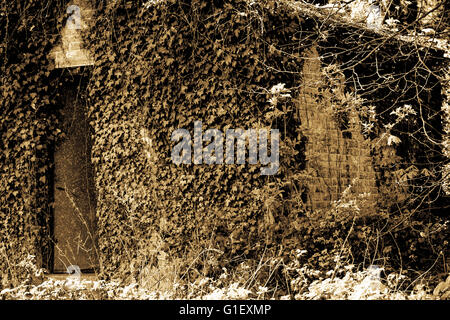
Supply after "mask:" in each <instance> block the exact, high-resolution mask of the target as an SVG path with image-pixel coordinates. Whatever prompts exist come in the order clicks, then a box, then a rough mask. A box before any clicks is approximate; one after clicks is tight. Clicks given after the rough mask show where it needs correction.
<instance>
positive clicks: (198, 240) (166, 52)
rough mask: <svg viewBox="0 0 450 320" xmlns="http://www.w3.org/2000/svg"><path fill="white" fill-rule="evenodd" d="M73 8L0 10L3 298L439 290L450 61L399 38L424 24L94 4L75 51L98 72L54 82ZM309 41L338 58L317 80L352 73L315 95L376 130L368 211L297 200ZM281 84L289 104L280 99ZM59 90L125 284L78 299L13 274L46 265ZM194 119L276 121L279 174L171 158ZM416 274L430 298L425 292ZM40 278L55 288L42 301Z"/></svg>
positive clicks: (101, 231)
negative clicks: (86, 146)
mask: <svg viewBox="0 0 450 320" xmlns="http://www.w3.org/2000/svg"><path fill="white" fill-rule="evenodd" d="M65 7H66V1H50V2H46V3H41V2H39V1H16V2H10V1H3V0H2V2H1V11H0V12H1V15H0V32H1V38H2V39H4V40H3V42H2V43H1V46H0V58H1V59H2V61H3V63H2V65H1V68H2V69H1V70H2V71H1V84H0V85H1V88H2V97H1V100H0V101H1V118H0V133H1V134H2V149H1V152H0V159H1V161H2V162H1V163H2V167H0V181H1V183H2V184H1V186H2V187H1V189H0V221H1V229H0V239H1V246H2V247H1V248H0V253H1V255H0V270H1V272H2V275H3V287H5V288H6V287H8V286H9V285H10V284H11V283H12V285H13V286H16V289H11V290H6V291H3V293H2V297H7V298H14V297H26V296H23V292H26V291H30V290H34V291H35V292H40V294H38V297H40V298H57V297H62V296H65V293H67V292H72V293H70V294H72V296H70V295H69V297H72V298H74V297H76V298H81V297H85V298H114V297H118V298H120V297H122V298H128V297H130V298H132V297H137V295H138V294H144V297H173V298H176V297H188V298H198V297H216V298H270V297H276V298H281V297H290V298H352V297H353V298H354V297H360V298H363V297H365V298H370V297H372V298H407V297H410V298H418V297H423V298H433V297H434V298H437V297H441V296H442V295H443V294H444V293H445V292H447V291H445V290H442V292H438V293H436V294H435V295H432V294H431V293H432V292H431V291H432V289H434V288H435V286H436V285H437V284H438V282H439V281H443V280H444V278H443V276H442V275H438V274H439V273H443V274H447V273H448V264H447V262H446V259H448V256H449V244H448V239H449V230H450V229H449V224H448V213H447V210H448V203H446V202H445V201H448V200H445V198H444V197H443V191H442V181H443V180H445V179H448V172H445V171H444V170H443V168H444V167H445V165H446V164H447V163H448V159H447V158H446V157H445V156H444V155H443V147H442V145H443V143H444V142H443V139H444V138H443V128H442V122H443V113H442V111H441V106H442V105H443V100H444V99H445V97H443V96H442V95H441V89H442V85H443V84H444V82H443V81H442V79H444V73H445V72H446V65H447V64H448V58H447V60H446V59H445V58H444V53H445V51H444V50H443V49H440V48H437V47H432V48H429V47H424V46H423V45H422V44H421V43H420V41H419V40H417V41H412V42H411V41H407V40H405V39H402V38H401V36H406V35H407V34H408V32H410V30H411V26H414V21H415V20H414V21H412V22H409V23H410V24H411V25H408V26H409V27H408V28H405V29H399V31H398V32H397V33H396V37H394V36H391V35H389V32H388V31H386V32H383V31H380V32H376V31H374V30H371V29H368V28H367V27H366V25H365V24H357V23H355V24H349V23H348V21H345V20H342V19H340V18H339V16H338V15H336V16H335V15H332V14H331V13H330V12H328V11H327V12H328V13H323V12H324V11H320V10H317V9H314V6H306V5H304V6H301V5H300V4H298V5H297V3H296V2H294V1H244V0H237V1H200V0H196V1H190V2H183V1H175V0H168V1H149V2H145V3H144V2H142V1H137V2H127V1H97V3H96V6H95V7H96V12H95V14H96V17H95V21H94V23H93V28H92V29H91V32H90V33H88V34H86V39H85V42H86V47H88V48H90V50H92V52H93V53H94V54H95V61H96V63H95V65H94V66H93V67H79V68H74V69H62V70H61V69H58V70H55V69H53V68H52V61H51V59H50V58H49V56H48V53H49V52H50V50H51V49H52V48H53V47H54V46H55V45H56V44H58V42H59V41H60V39H59V38H58V34H59V31H58V29H59V28H60V27H61V26H62V25H63V23H64V22H63V21H62V20H63V17H64V14H63V12H61V11H62V10H64V8H65ZM444 14H445V12H444ZM94 26H95V27H94ZM416 26H417V28H418V27H419V22H418V21H416ZM399 27H400V28H401V25H400V26H399ZM397 36H398V37H397ZM311 48H317V50H318V52H319V54H320V55H321V61H322V65H323V67H324V68H325V67H326V66H335V67H333V68H328V69H325V70H326V72H325V73H326V74H327V75H328V76H329V78H330V79H336V78H338V77H341V76H342V77H343V78H344V87H345V90H344V94H345V95H344V97H336V96H334V94H335V91H333V90H332V86H331V85H330V87H329V88H324V89H323V91H321V92H320V93H319V94H318V97H317V101H318V103H320V101H321V100H322V99H329V100H330V99H331V100H333V101H335V102H338V104H336V113H337V118H338V119H337V120H338V121H341V122H342V125H343V126H345V125H346V121H347V120H348V119H347V117H346V112H348V110H346V106H347V105H346V104H345V103H343V102H345V101H346V99H347V100H349V101H352V103H353V106H355V107H356V109H357V111H358V112H359V117H360V119H361V121H363V123H365V124H366V125H367V126H366V127H365V128H366V129H367V128H369V129H370V130H367V131H366V132H365V135H366V137H367V138H368V139H370V140H371V141H372V145H373V148H372V153H373V155H374V167H375V168H376V169H377V173H378V175H379V176H378V180H379V182H380V183H379V186H378V187H379V188H378V189H379V191H380V194H381V197H380V201H379V203H378V206H377V207H375V208H374V207H373V203H372V202H370V201H368V200H367V199H366V198H365V195H358V196H354V194H353V193H350V192H348V193H344V194H343V196H342V199H341V200H339V201H337V202H336V203H334V204H333V205H332V206H331V208H330V209H329V210H322V211H319V212H311V211H310V210H308V207H307V205H306V204H305V202H304V199H305V197H304V195H305V193H306V192H307V187H306V186H307V185H306V179H305V176H306V175H307V172H305V170H304V168H305V158H304V151H305V150H304V148H305V145H304V143H305V142H304V140H303V139H302V132H301V127H300V125H301V123H302V119H301V118H300V113H299V112H298V108H299V106H298V105H297V102H296V98H297V96H298V94H299V87H300V86H301V85H302V67H303V64H304V59H305V57H306V52H307V50H308V49H311ZM405 52H407V54H405ZM329 83H330V84H333V83H334V82H333V80H330V82H329ZM279 84H283V85H284V88H287V89H288V91H289V96H285V97H283V98H281V97H280V96H279V94H278V93H276V92H275V91H273V90H272V91H271V89H272V88H273V87H274V86H277V85H279ZM67 86H71V87H74V88H76V89H77V90H78V92H79V99H80V100H81V101H82V102H83V103H85V104H86V106H87V109H88V117H89V120H90V124H91V128H92V133H91V135H92V140H93V149H92V162H93V164H94V166H95V181H96V190H97V193H98V194H97V220H98V221H97V228H98V235H97V236H98V239H99V252H100V254H99V259H100V268H101V269H100V274H99V276H100V277H101V278H103V279H121V281H123V283H122V284H114V282H108V284H107V283H106V282H98V283H91V284H88V283H81V284H76V285H75V287H74V288H75V289H74V291H70V290H68V289H67V288H64V286H65V284H64V283H58V282H50V283H49V282H46V283H44V284H43V285H41V286H40V287H39V286H37V287H36V286H35V287H30V284H25V285H24V286H21V287H17V286H18V285H19V284H20V283H21V282H22V280H23V278H27V277H26V273H23V272H21V271H17V270H18V269H17V270H16V267H14V266H17V265H19V264H20V261H23V260H24V259H25V260H26V257H27V256H28V254H30V253H32V254H34V255H36V256H37V258H38V259H37V260H38V261H42V263H43V265H44V266H45V267H47V268H48V267H49V265H50V264H51V255H52V252H51V247H52V241H53V238H52V231H51V228H52V215H51V209H50V207H51V204H50V203H49V197H50V193H51V191H50V190H49V187H48V180H49V178H50V174H51V167H50V162H49V155H50V154H51V151H52V148H53V146H54V144H55V143H56V141H58V139H62V138H64V132H62V130H61V127H60V126H59V120H60V118H59V115H58V110H59V108H60V105H61V104H62V101H61V96H62V95H63V93H64V90H65V88H66V87H67ZM274 92H275V93H274ZM277 94H278V96H277ZM274 101H277V103H276V104H275V103H274ZM408 105H409V106H410V108H411V110H412V112H411V110H410V109H408V108H407V107H406V109H405V106H408ZM413 115H420V118H419V117H415V116H413ZM196 120H201V121H203V124H204V126H205V127H208V128H218V129H221V130H224V129H226V128H279V129H280V131H281V134H282V143H281V146H280V159H281V166H280V170H279V174H278V175H276V176H272V177H262V176H260V174H259V168H258V167H256V166H246V165H227V166H222V165H217V166H206V165H203V166H188V165H180V166H177V165H175V164H173V163H172V162H171V160H170V150H171V148H172V147H173V143H172V142H171V141H170V135H171V133H172V132H173V131H174V130H175V129H178V128H186V129H188V130H190V131H191V130H192V129H193V123H194V121H196ZM281 129H282V130H281ZM446 175H447V176H446ZM350 188H351V187H350ZM405 194H406V195H407V196H406V197H405V196H404V195H405ZM435 199H437V200H435ZM443 199H444V200H443ZM447 199H448V198H447ZM434 208H435V209H434ZM436 213H438V214H437V215H436ZM296 250H299V251H298V252H300V253H301V256H297V251H296ZM370 265H379V266H380V267H382V268H383V270H384V273H383V277H382V279H383V280H382V282H380V281H378V280H375V282H376V284H375V285H374V287H373V291H370V292H367V291H364V292H357V288H358V285H359V284H361V283H362V282H363V281H366V280H364V279H366V278H367V277H366V276H367V272H366V271H365V270H366V269H367V268H368V267H369V266H370ZM349 266H353V268H354V272H351V270H350V267H349ZM352 270H353V269H352ZM328 272H331V273H328ZM418 272H419V274H417V273H418ZM391 275H392V276H391ZM402 277H404V280H399V279H402ZM422 280H429V284H428V285H429V288H423V289H420V288H418V287H416V284H423V282H422ZM367 281H368V280H367ZM377 281H378V282H377ZM400 282H401V283H400ZM124 283H126V284H129V283H132V286H131V287H124V286H125V285H124ZM48 285H49V286H50V287H49V288H51V287H55V286H56V287H57V288H62V289H61V290H60V291H57V293H54V292H53V293H52V292H49V291H46V290H47V289H46V288H47V286H48ZM89 286H93V287H92V288H89ZM127 288H128V289H127ZM343 288H347V289H348V288H354V289H355V291H351V290H350V289H348V290H347V291H345V290H344V291H342V290H343ZM367 288H372V287H370V285H369V286H368V287H367ZM91 289H92V290H91ZM49 290H50V289H49ZM111 290H112V294H110V291H111ZM139 290H144V291H139ZM145 290H147V291H145ZM349 290H350V291H349ZM427 290H428V291H427ZM34 291H33V292H34ZM319 292H320V293H319ZM60 294H61V295H62V296H61V295H60Z"/></svg>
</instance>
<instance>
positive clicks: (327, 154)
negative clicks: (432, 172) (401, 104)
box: [298, 49, 378, 209]
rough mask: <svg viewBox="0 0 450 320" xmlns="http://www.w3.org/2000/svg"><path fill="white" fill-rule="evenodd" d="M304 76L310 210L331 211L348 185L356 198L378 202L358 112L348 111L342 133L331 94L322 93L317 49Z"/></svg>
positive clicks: (302, 110)
mask: <svg viewBox="0 0 450 320" xmlns="http://www.w3.org/2000/svg"><path fill="white" fill-rule="evenodd" d="M302 74H303V82H302V86H301V89H300V94H299V101H298V108H299V112H300V117H301V119H302V131H303V134H304V135H305V136H306V138H307V143H306V152H305V153H306V170H308V171H309V172H310V173H311V177H310V179H309V181H308V183H307V186H308V206H309V207H310V208H311V209H320V208H326V207H328V206H329V205H330V203H331V201H335V200H338V199H339V198H340V196H341V195H342V192H343V191H344V190H345V189H346V188H347V187H348V186H349V185H351V186H352V187H351V193H352V194H354V195H355V196H357V195H358V194H363V193H370V194H371V198H373V199H375V196H376V195H377V193H378V190H377V187H376V176H375V171H374V169H373V166H372V158H371V156H370V147H369V141H367V140H366V139H365V138H364V137H363V135H362V134H361V128H360V121H359V117H358V114H357V113H356V110H354V109H353V110H348V126H347V127H346V128H345V130H343V129H341V128H340V127H339V125H338V123H337V122H336V120H335V119H334V118H333V110H332V108H333V107H332V103H331V99H330V98H331V95H332V93H331V92H326V91H325V92H323V90H320V88H323V87H324V84H325V83H324V79H323V76H322V73H321V66H320V60H319V55H318V53H317V51H316V50H315V49H312V50H310V52H309V54H308V55H307V56H306V57H305V64H304V66H303V72H302Z"/></svg>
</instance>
